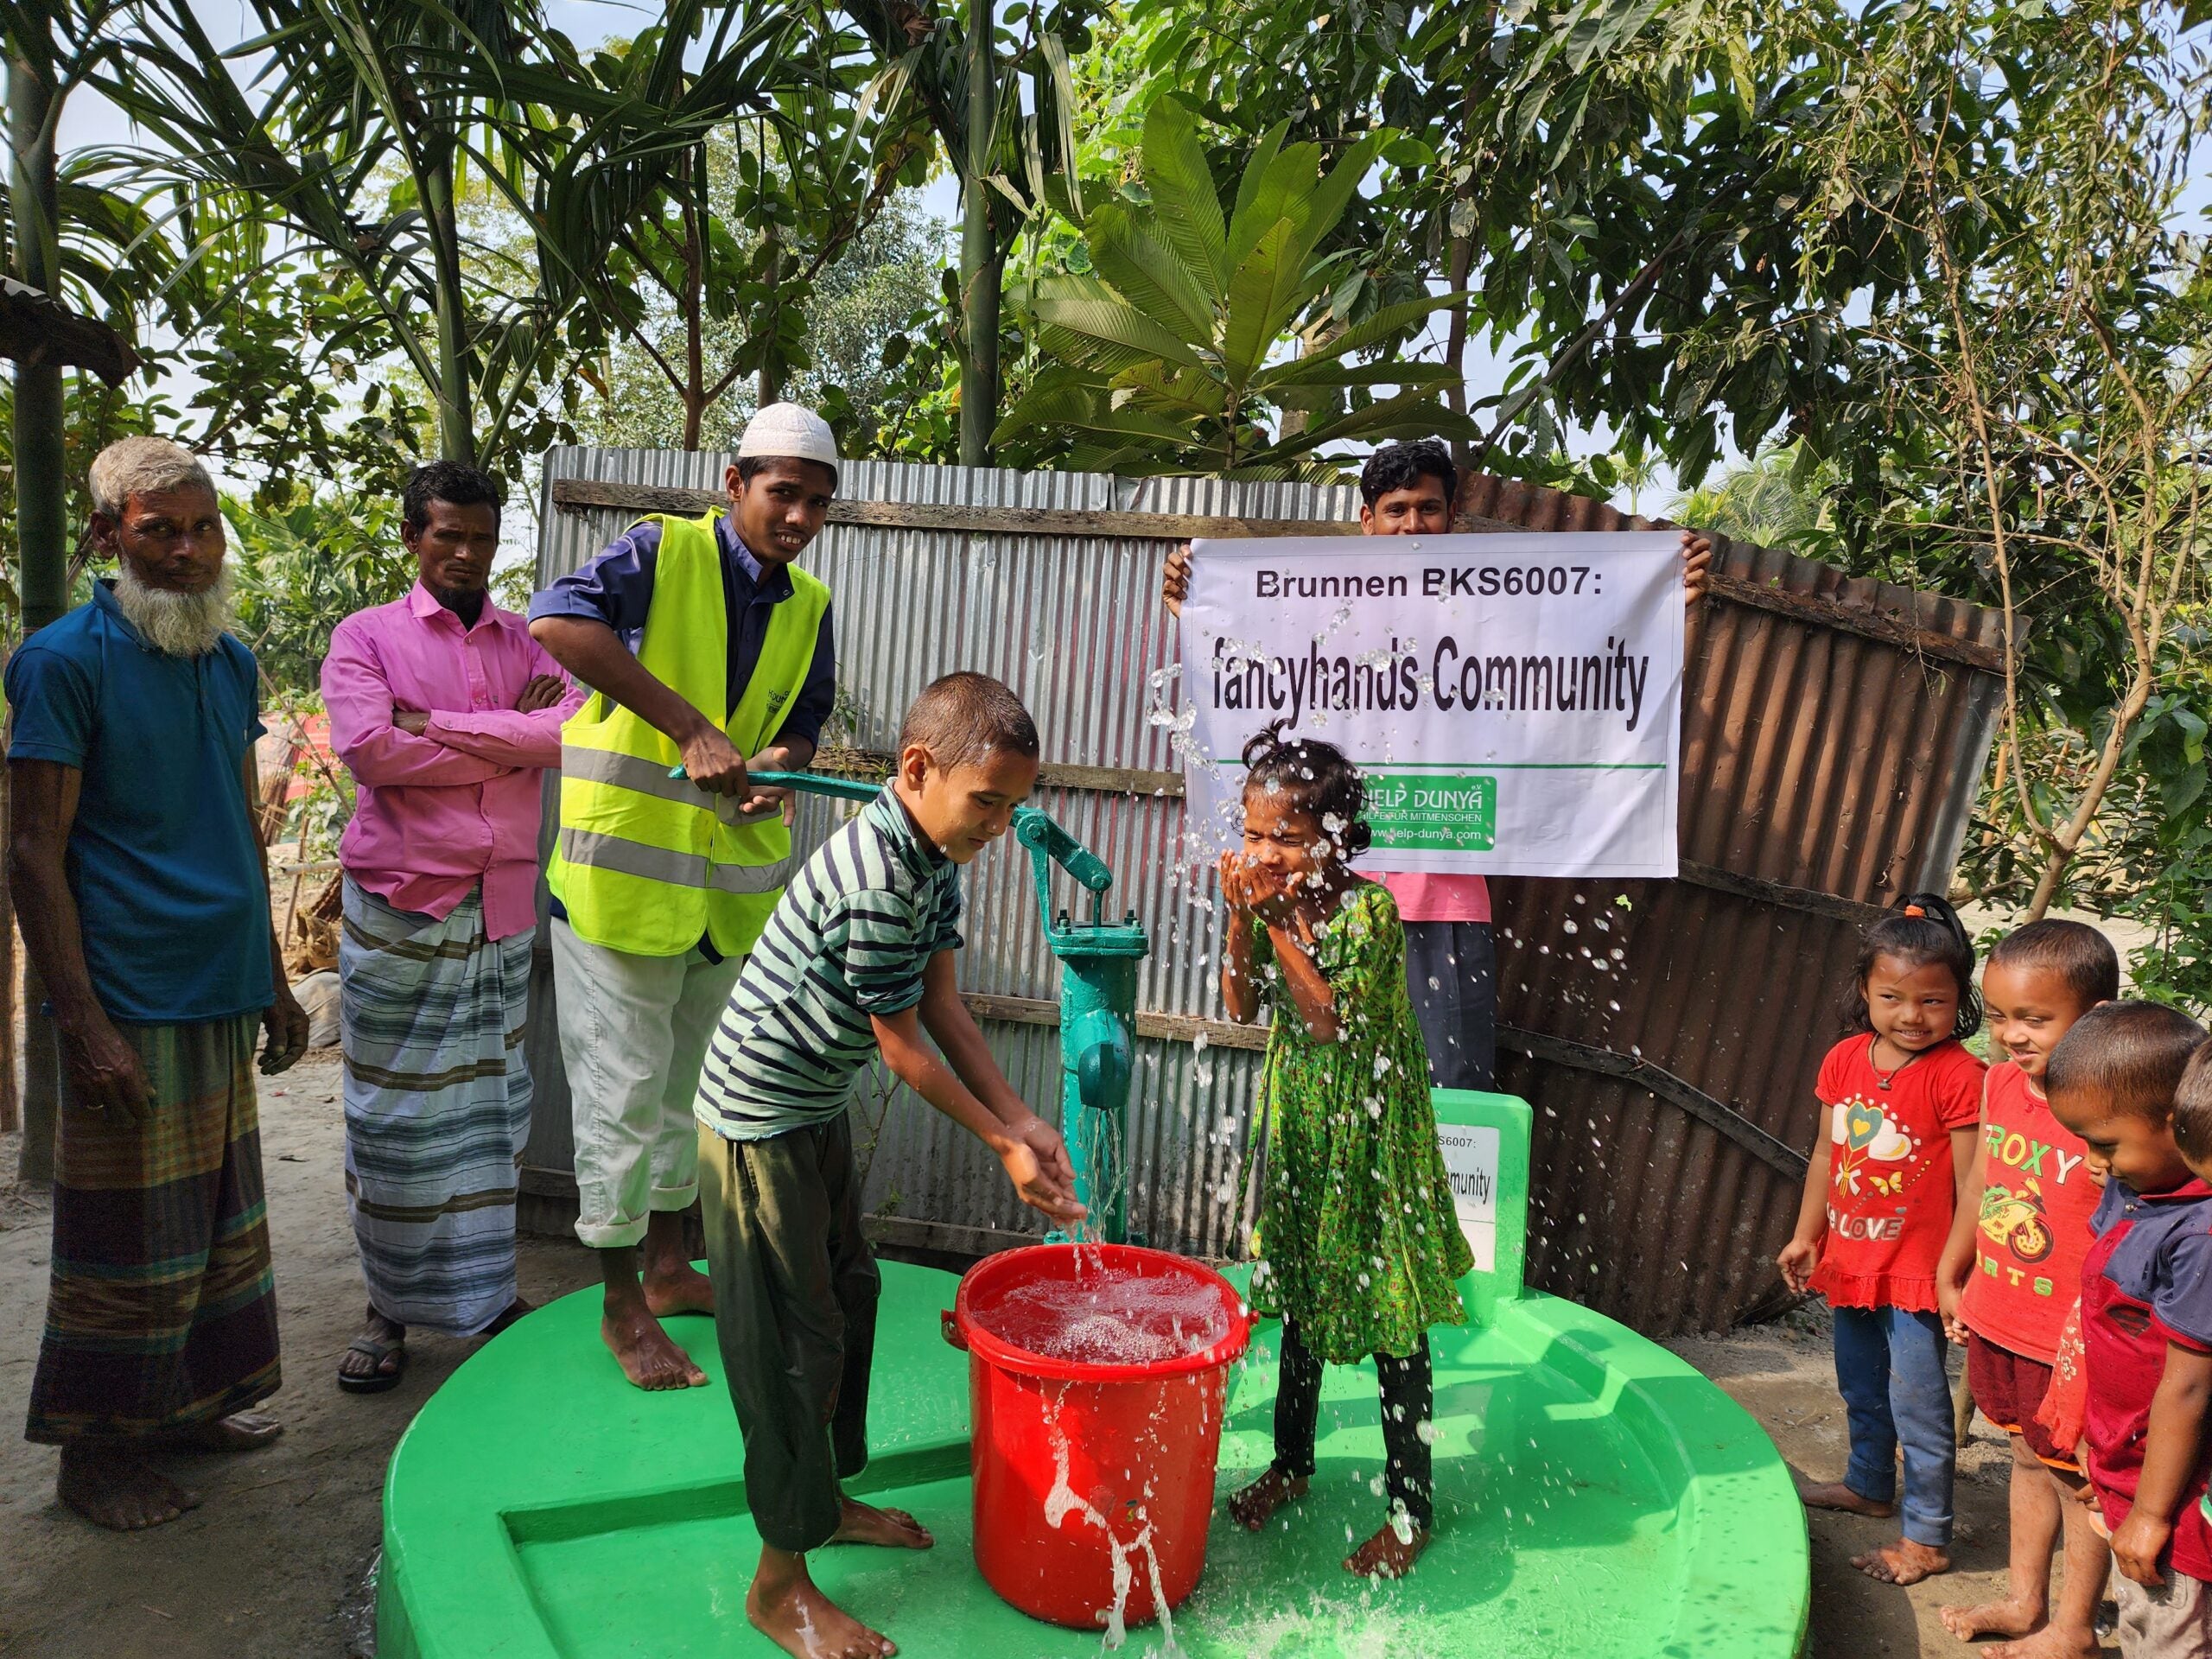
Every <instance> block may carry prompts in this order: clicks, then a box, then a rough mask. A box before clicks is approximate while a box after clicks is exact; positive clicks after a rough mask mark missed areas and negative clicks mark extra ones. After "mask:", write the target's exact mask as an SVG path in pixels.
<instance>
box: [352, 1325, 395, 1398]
mask: <svg viewBox="0 0 2212 1659" xmlns="http://www.w3.org/2000/svg"><path fill="white" fill-rule="evenodd" d="M346 1352H347V1353H349V1354H360V1355H363V1356H365V1357H366V1358H368V1359H369V1360H370V1361H372V1363H374V1364H375V1365H376V1366H377V1368H378V1369H376V1370H372V1371H371V1372H370V1373H369V1374H368V1375H367V1376H347V1375H346V1373H345V1372H344V1371H340V1372H339V1373H338V1386H339V1387H340V1388H341V1389H345V1390H346V1393H348V1394H382V1393H384V1392H385V1390H386V1389H396V1388H397V1387H398V1386H399V1379H400V1378H402V1377H403V1376H406V1375H407V1339H406V1338H404V1337H403V1338H400V1339H399V1340H398V1341H397V1342H379V1341H378V1340H377V1339H376V1338H374V1337H356V1338H353V1341H351V1342H349V1343H347V1344H346ZM394 1354H397V1355H398V1356H399V1363H398V1364H397V1365H395V1366H393V1367H392V1368H391V1370H388V1371H387V1370H384V1369H383V1365H384V1363H385V1361H386V1360H387V1359H390V1358H391V1357H392V1356H393V1355H394Z"/></svg>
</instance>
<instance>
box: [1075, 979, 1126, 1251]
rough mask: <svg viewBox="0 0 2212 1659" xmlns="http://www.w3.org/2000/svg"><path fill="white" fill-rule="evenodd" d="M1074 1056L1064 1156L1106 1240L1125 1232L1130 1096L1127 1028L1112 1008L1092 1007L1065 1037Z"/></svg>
mask: <svg viewBox="0 0 2212 1659" xmlns="http://www.w3.org/2000/svg"><path fill="white" fill-rule="evenodd" d="M1065 1051H1066V1052H1070V1053H1071V1054H1072V1055H1073V1056H1074V1066H1073V1071H1074V1076H1073V1078H1072V1079H1071V1080H1072V1082H1073V1083H1074V1084H1075V1087H1074V1089H1073V1090H1072V1091H1071V1092H1072V1093H1073V1095H1074V1100H1073V1101H1072V1103H1071V1104H1072V1105H1073V1106H1074V1108H1075V1109H1074V1111H1073V1112H1072V1113H1071V1115H1070V1121H1069V1125H1068V1135H1067V1141H1068V1161H1069V1162H1070V1163H1071V1164H1072V1165H1073V1166H1075V1195H1076V1198H1077V1202H1079V1203H1081V1204H1082V1205H1084V1207H1085V1208H1087V1209H1088V1210H1089V1211H1090V1219H1091V1223H1092V1224H1093V1225H1094V1226H1096V1229H1097V1230H1098V1236H1100V1237H1102V1238H1103V1239H1104V1240H1106V1241H1107V1242H1108V1243H1116V1244H1118V1243H1122V1242H1123V1241H1124V1240H1125V1239H1127V1238H1128V1183H1127V1181H1126V1179H1124V1176H1123V1172H1122V1142H1123V1141H1124V1139H1125V1135H1126V1131H1125V1128H1124V1126H1125V1124H1126V1122H1127V1116H1126V1109H1127V1107H1128V1098H1129V1071H1130V1065H1129V1029H1128V1024H1127V1023H1126V1022H1125V1021H1124V1020H1122V1019H1121V1018H1120V1017H1118V1016H1117V1014H1115V1013H1113V1012H1111V1011H1109V1010H1108V1009H1106V1008H1103V1007H1093V1008H1091V1009H1090V1010H1088V1011H1087V1012H1086V1013H1084V1014H1081V1015H1079V1016H1078V1017H1077V1020H1076V1023H1075V1025H1074V1027H1073V1028H1072V1029H1071V1030H1070V1031H1069V1032H1068V1033H1067V1034H1066V1036H1065Z"/></svg>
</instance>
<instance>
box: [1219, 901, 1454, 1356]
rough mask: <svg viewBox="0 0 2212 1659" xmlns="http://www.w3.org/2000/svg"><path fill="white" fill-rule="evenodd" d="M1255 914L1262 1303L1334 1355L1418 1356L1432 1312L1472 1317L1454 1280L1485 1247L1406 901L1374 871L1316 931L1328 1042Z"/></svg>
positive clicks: (1257, 1280) (1256, 1283)
mask: <svg viewBox="0 0 2212 1659" xmlns="http://www.w3.org/2000/svg"><path fill="white" fill-rule="evenodd" d="M1253 926H1254V929H1255V932H1256V934H1257V936H1258V937H1257V938H1256V940H1255V949H1254V951H1253V963H1254V965H1255V967H1256V968H1257V969H1259V970H1260V973H1261V976H1262V997H1263V998H1264V1000H1265V1001H1266V1002H1267V1003H1268V1005H1269V1006H1270V1007H1272V1009H1273V1014H1274V1025H1273V1027H1272V1028H1271V1030H1270V1031H1269V1033H1268V1056H1267V1069H1266V1072H1265V1074H1264V1076H1263V1077H1262V1082H1261V1084H1260V1109H1261V1111H1262V1112H1263V1113H1265V1114H1267V1118H1268V1151H1267V1174H1266V1180H1267V1188H1266V1193H1265V1196H1264V1198H1263V1201H1262V1207H1261V1212H1260V1231H1259V1236H1258V1238H1257V1239H1256V1241H1255V1244H1256V1249H1257V1254H1258V1255H1259V1257H1260V1262H1259V1266H1258V1268H1256V1269H1255V1272H1254V1274H1253V1276H1252V1305H1253V1306H1255V1307H1256V1308H1258V1309H1259V1310H1260V1311H1261V1312H1262V1313H1274V1314H1281V1315H1283V1316H1284V1317H1286V1318H1288V1319H1292V1320H1294V1321H1295V1322H1296V1323H1297V1325H1298V1328H1299V1333H1300V1337H1301V1338H1303V1340H1304V1342H1305V1344H1306V1349H1307V1351H1309V1352H1312V1353H1314V1354H1318V1355H1319V1356H1320V1357H1322V1358H1323V1359H1325V1360H1327V1361H1328V1362H1330V1363H1332V1364H1338V1365H1344V1364H1351V1363H1354V1362H1356V1361H1358V1360H1361V1359H1363V1358H1365V1357H1367V1356H1368V1355H1370V1354H1393V1355H1398V1356H1404V1355H1407V1354H1410V1353H1411V1352H1413V1351H1414V1347H1415V1346H1416V1345H1417V1344H1419V1343H1420V1341H1421V1333H1422V1332H1424V1331H1426V1330H1427V1328H1428V1327H1429V1326H1430V1325H1464V1324H1465V1323H1466V1320H1467V1311H1466V1308H1465V1306H1464V1305H1463V1304H1462V1303H1461V1302H1460V1300H1459V1287H1458V1285H1457V1283H1456V1282H1455V1281H1457V1280H1458V1279H1459V1277H1460V1275H1461V1274H1465V1273H1466V1272H1468V1271H1469V1270H1470V1269H1471V1268H1473V1266H1474V1258H1473V1256H1472V1255H1471V1253H1470V1252H1469V1250H1468V1249H1467V1241H1466V1237H1465V1235H1464V1234H1463V1233H1461V1231H1460V1230H1459V1217H1458V1216H1457V1215H1456V1214H1455V1213H1454V1212H1453V1210H1452V1190H1451V1186H1450V1184H1449V1183H1448V1182H1447V1181H1446V1179H1445V1173H1444V1154H1443V1152H1442V1150H1441V1149H1440V1147H1438V1145H1437V1142H1436V1114H1435V1112H1434V1110H1433V1108H1432V1106H1431V1105H1430V1103H1429V1096H1428V1055H1427V1051H1426V1050H1424V1049H1423V1048H1422V1046H1421V1027H1419V1026H1418V1025H1417V1024H1415V1023H1414V1010H1413V1003H1412V1001H1411V1000H1410V999H1409V998H1408V995H1407V993H1406V932H1405V927H1404V925H1403V924H1402V923H1401V922H1400V921H1399V920H1398V907H1397V905H1396V904H1395V902H1394V901H1393V900H1392V899H1391V897H1390V895H1389V892H1388V891H1387V890H1386V889H1384V888H1383V887H1380V886H1379V885H1377V884H1376V883H1374V882H1362V883H1361V884H1360V885H1359V886H1358V887H1355V888H1354V889H1353V890H1352V891H1351V893H1350V894H1348V895H1347V896H1346V897H1345V899H1344V905H1343V907H1342V908H1341V909H1340V910H1338V912H1337V914H1336V915H1335V916H1333V917H1332V918H1330V919H1329V920H1328V921H1327V922H1326V923H1325V924H1324V925H1322V927H1321V929H1320V930H1319V932H1318V933H1317V934H1316V936H1315V938H1314V941H1313V963H1314V966H1315V967H1316V968H1318V969H1320V972H1321V976H1322V977H1323V978H1324V979H1325V980H1327V981H1328V982H1329V987H1330V988H1331V990H1332V991H1333V992H1334V993H1335V995H1336V1005H1337V1020H1338V1031H1339V1037H1338V1040H1337V1041H1335V1042H1332V1043H1320V1042H1316V1041H1314V1040H1313V1038H1312V1037H1311V1036H1309V1035H1308V1034H1307V1033H1306V1022H1305V1021H1304V1020H1301V1019H1300V1017H1299V1014H1298V1007H1297V1005H1296V1004H1295V1003H1294V1001H1292V1000H1291V996H1290V992H1289V990H1288V988H1287V987H1286V986H1285V985H1284V983H1283V982H1282V974H1281V968H1280V966H1279V965H1278V964H1277V963H1276V962H1275V959H1274V950H1273V949H1272V947H1271V946H1270V945H1269V944H1268V934H1267V929H1266V927H1265V926H1264V925H1261V924H1260V923H1259V922H1258V921H1257V920H1256V919H1255V921H1254V923H1253Z"/></svg>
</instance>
